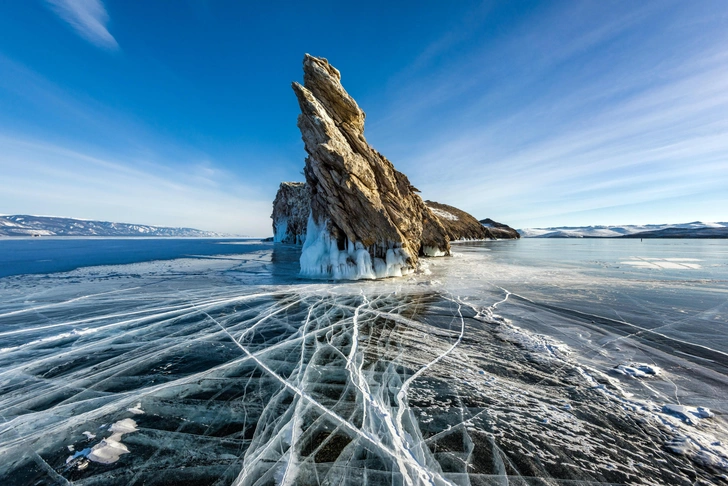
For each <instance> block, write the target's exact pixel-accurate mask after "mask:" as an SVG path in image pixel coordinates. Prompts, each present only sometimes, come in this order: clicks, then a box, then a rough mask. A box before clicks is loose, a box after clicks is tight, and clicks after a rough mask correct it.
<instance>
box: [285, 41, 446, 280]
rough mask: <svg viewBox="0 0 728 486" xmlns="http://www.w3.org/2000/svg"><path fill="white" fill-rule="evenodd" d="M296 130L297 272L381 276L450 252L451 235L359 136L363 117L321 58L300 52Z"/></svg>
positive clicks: (414, 191)
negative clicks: (299, 193)
mask: <svg viewBox="0 0 728 486" xmlns="http://www.w3.org/2000/svg"><path fill="white" fill-rule="evenodd" d="M303 72H304V77H303V81H304V82H303V85H300V84H298V83H293V90H294V92H295V93H296V96H297V98H298V103H299V105H300V107H301V115H299V117H298V127H299V128H300V130H301V134H302V138H303V141H304V144H305V149H306V152H307V153H308V157H307V158H306V166H305V169H304V174H305V176H306V182H307V184H308V186H309V193H310V197H311V214H310V216H309V219H308V222H307V231H306V240H305V243H304V246H303V251H302V254H301V273H302V274H303V275H308V276H320V277H331V278H380V277H387V276H399V275H403V274H407V273H410V272H412V271H413V270H414V268H415V266H416V264H417V260H418V257H420V256H423V255H428V256H441V255H447V254H449V251H450V245H449V237H448V234H447V231H446V229H445V228H444V227H443V225H442V224H441V223H440V221H439V219H438V218H437V217H436V216H435V215H434V214H433V213H432V211H430V209H428V208H427V206H426V205H425V203H424V202H423V201H422V199H421V198H420V196H419V195H418V194H417V192H418V191H417V189H415V188H414V187H413V186H412V185H411V184H410V182H409V180H408V179H407V176H405V175H404V174H402V173H401V172H399V171H397V170H396V169H395V168H394V166H393V165H392V163H391V162H390V161H389V160H387V159H386V158H385V157H384V156H383V155H381V154H380V153H379V152H377V151H376V150H374V149H373V148H371V147H370V146H369V144H368V143H367V141H366V139H365V138H364V119H365V114H364V112H363V111H362V110H361V109H360V108H359V106H358V105H357V103H356V101H354V99H353V98H352V97H351V96H349V94H348V93H347V92H346V90H344V88H343V86H342V85H341V75H340V74H339V71H338V70H337V69H336V68H334V67H333V66H331V65H330V64H329V63H328V61H327V60H326V59H321V58H316V57H312V56H309V55H306V57H305V58H304V61H303Z"/></svg>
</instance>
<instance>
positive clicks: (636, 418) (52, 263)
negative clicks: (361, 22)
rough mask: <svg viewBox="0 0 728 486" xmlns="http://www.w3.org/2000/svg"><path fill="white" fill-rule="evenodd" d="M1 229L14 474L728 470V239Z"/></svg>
mask: <svg viewBox="0 0 728 486" xmlns="http://www.w3.org/2000/svg"><path fill="white" fill-rule="evenodd" d="M453 250H454V252H455V256H453V257H451V258H439V259H428V260H426V263H427V264H428V265H427V266H428V268H427V269H426V271H424V272H423V273H419V274H416V275H414V276H411V277H404V278H398V279H389V280H386V281H378V282H369V281H366V282H345V283H342V282H326V281H315V280H304V279H299V278H298V277H297V271H298V264H297V257H298V251H297V250H296V249H295V248H292V247H286V246H280V245H276V246H274V245H273V244H271V243H263V242H260V241H250V240H214V239H210V240H207V239H199V240H196V239H179V240H175V239H155V240H144V239H127V240H121V239H119V240H113V239H110V240H102V239H95V240H94V239H73V240H71V239H69V240H66V239H48V240H45V239H40V240H25V239H22V240H15V239H13V240H0V276H2V278H0V484H3V485H5V484H8V485H26V484H70V483H73V484H80V485H96V484H104V485H108V484H160V485H161V484H175V485H180V484H190V485H193V484H194V485H204V484H210V485H212V484H218V485H227V484H240V485H243V484H245V485H248V484H250V485H253V484H259V485H263V484H302V485H303V484H387V485H388V484H394V485H410V484H411V485H419V484H435V485H441V484H458V485H468V484H472V485H480V484H483V485H491V484H492V485H496V484H497V485H501V484H516V485H547V484H548V485H551V484H569V485H572V484H625V483H626V484H685V485H688V484H696V483H699V484H728V479H727V478H728V476H726V474H728V447H727V444H728V427H726V422H725V417H726V415H725V414H726V411H728V244H727V243H726V242H725V241H721V240H692V241H684V240H649V241H645V242H640V241H639V240H596V239H584V240H548V239H546V240H539V239H526V240H520V241H497V242H484V243H473V244H467V245H465V244H458V245H454V248H453Z"/></svg>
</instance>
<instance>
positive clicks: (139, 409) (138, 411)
mask: <svg viewBox="0 0 728 486" xmlns="http://www.w3.org/2000/svg"><path fill="white" fill-rule="evenodd" d="M127 411H128V412H131V413H133V414H134V415H142V414H143V413H144V410H142V402H138V403H137V404H136V406H134V407H132V408H127Z"/></svg>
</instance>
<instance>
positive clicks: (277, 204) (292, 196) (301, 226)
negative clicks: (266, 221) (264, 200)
mask: <svg viewBox="0 0 728 486" xmlns="http://www.w3.org/2000/svg"><path fill="white" fill-rule="evenodd" d="M310 212H311V198H310V196H309V194H308V186H307V185H306V183H304V182H281V186H280V187H279V188H278V193H277V194H276V198H275V200H274V201H273V214H272V215H271V218H272V219H273V241H274V242H276V243H289V244H293V245H302V244H303V242H304V241H305V240H306V225H307V223H308V215H309V213H310Z"/></svg>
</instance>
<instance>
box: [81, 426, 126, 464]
mask: <svg viewBox="0 0 728 486" xmlns="http://www.w3.org/2000/svg"><path fill="white" fill-rule="evenodd" d="M109 430H111V431H112V432H113V434H111V436H110V437H107V438H106V439H104V440H102V441H101V442H99V443H98V444H96V445H95V446H93V447H92V448H91V452H90V453H89V454H88V456H87V457H88V458H89V459H90V460H92V461H94V462H100V463H101V464H111V463H114V462H116V461H118V460H119V457H121V456H122V455H123V454H128V453H129V449H127V447H126V446H125V445H124V444H122V443H121V438H122V437H123V436H124V435H125V434H130V433H132V432H136V431H137V423H136V422H135V421H134V420H132V419H130V418H126V419H123V420H119V421H118V422H114V423H113V424H111V427H109Z"/></svg>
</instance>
